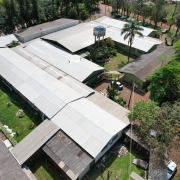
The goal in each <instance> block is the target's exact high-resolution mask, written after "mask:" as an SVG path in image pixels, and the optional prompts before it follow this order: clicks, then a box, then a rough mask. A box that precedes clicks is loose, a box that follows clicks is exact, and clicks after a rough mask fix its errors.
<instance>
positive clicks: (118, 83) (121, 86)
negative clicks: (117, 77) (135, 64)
mask: <svg viewBox="0 0 180 180" xmlns="http://www.w3.org/2000/svg"><path fill="white" fill-rule="evenodd" d="M115 82H116V87H117V88H118V89H119V90H122V89H123V84H122V83H120V82H119V81H115ZM111 84H114V81H111Z"/></svg>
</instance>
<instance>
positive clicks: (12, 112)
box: [0, 85, 41, 142]
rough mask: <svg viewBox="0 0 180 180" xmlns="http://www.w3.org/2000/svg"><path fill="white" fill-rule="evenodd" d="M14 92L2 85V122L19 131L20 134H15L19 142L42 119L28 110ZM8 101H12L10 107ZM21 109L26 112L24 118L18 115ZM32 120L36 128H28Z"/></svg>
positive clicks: (0, 120)
mask: <svg viewBox="0 0 180 180" xmlns="http://www.w3.org/2000/svg"><path fill="white" fill-rule="evenodd" d="M13 93H14V92H11V91H10V90H9V89H7V88H6V87H4V86H2V85H0V102H1V103H0V122H1V123H2V124H4V125H7V126H8V127H9V128H10V129H12V131H13V132H18V135H15V136H14V139H15V140H16V141H17V142H19V141H21V140H22V139H23V138H24V137H25V136H27V135H28V134H29V133H30V132H31V131H32V130H33V129H34V128H35V127H36V126H37V125H38V124H40V122H41V121H40V120H38V117H36V116H34V115H33V114H32V113H31V112H29V111H28V110H26V107H24V106H23V105H22V104H20V103H19V102H18V99H16V98H15V97H14V95H13ZM10 98H11V99H13V100H14V101H13V100H11V99H10ZM8 102H11V103H12V105H11V106H9V107H8V106H7V103H8ZM19 109H23V110H24V112H25V116H24V117H22V118H19V117H18V116H16V113H17V111H18V110H19ZM32 122H33V123H34V128H33V129H28V128H29V126H30V125H31V124H32Z"/></svg>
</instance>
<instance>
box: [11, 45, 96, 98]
mask: <svg viewBox="0 0 180 180" xmlns="http://www.w3.org/2000/svg"><path fill="white" fill-rule="evenodd" d="M13 50H14V51H15V52H17V53H18V54H19V55H21V56H23V57H24V58H26V59H27V60H29V61H30V62H32V63H33V64H35V65H36V66H38V67H40V68H41V69H43V70H44V71H46V72H47V73H48V74H50V75H52V76H53V77H55V78H56V79H58V80H59V81H61V82H63V83H64V84H66V85H67V86H69V87H71V88H72V89H73V90H75V91H76V92H78V93H80V94H81V95H82V96H84V97H87V96H88V95H89V94H91V93H93V92H94V90H93V89H91V88H89V87H88V86H86V85H84V84H83V83H81V82H79V81H78V80H76V79H74V78H73V77H71V76H69V75H67V74H66V73H64V72H63V71H61V70H59V69H58V68H56V67H54V66H52V65H51V64H49V63H47V62H46V61H44V60H42V59H40V58H39V57H37V56H35V55H33V54H32V53H31V52H29V51H27V50H26V49H24V48H19V47H18V48H13Z"/></svg>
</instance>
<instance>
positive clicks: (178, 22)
mask: <svg viewBox="0 0 180 180" xmlns="http://www.w3.org/2000/svg"><path fill="white" fill-rule="evenodd" d="M175 24H176V27H177V29H176V33H175V36H177V33H178V31H179V28H180V16H178V17H177V18H176V22H175Z"/></svg>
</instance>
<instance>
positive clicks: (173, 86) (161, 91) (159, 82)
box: [147, 61, 180, 104]
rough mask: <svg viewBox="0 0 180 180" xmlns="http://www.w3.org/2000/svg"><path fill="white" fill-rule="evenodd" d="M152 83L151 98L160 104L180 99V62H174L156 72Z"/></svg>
mask: <svg viewBox="0 0 180 180" xmlns="http://www.w3.org/2000/svg"><path fill="white" fill-rule="evenodd" d="M147 80H149V81H150V86H149V91H150V98H151V99H152V100H154V101H156V102H158V103H159V104H162V103H163V102H166V101H176V100H178V99H179V97H180V62H178V61H172V62H171V63H169V64H167V65H166V66H163V67H161V68H160V69H158V70H156V71H155V72H154V73H153V74H152V76H149V77H147Z"/></svg>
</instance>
